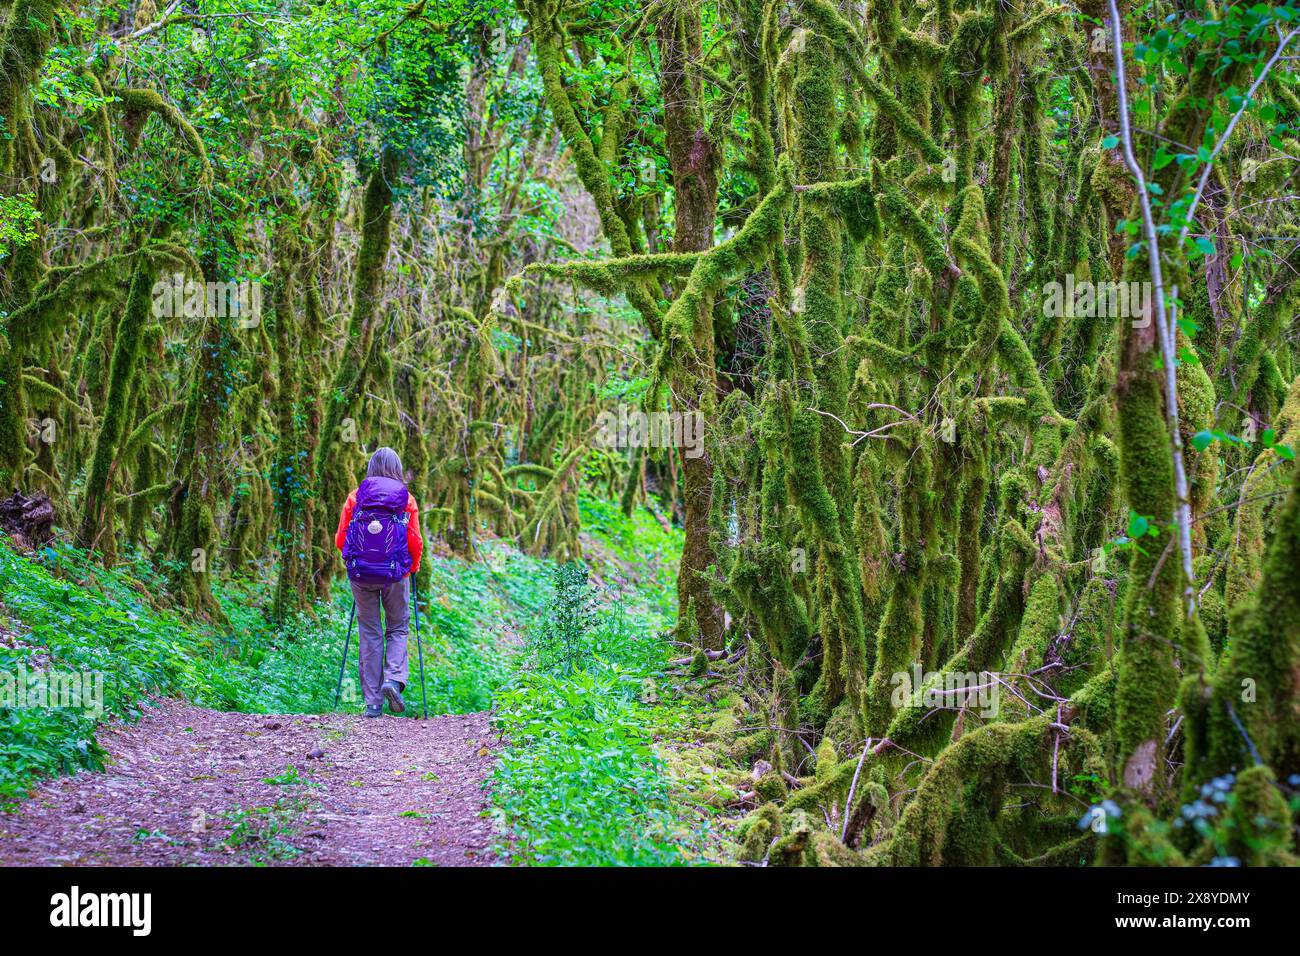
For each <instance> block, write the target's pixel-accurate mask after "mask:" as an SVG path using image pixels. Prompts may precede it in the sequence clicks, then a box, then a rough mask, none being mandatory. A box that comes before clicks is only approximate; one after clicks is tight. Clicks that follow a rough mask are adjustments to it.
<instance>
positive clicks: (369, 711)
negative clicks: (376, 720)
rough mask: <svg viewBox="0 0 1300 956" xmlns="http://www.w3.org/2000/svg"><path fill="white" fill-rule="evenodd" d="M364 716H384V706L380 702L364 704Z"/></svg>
mask: <svg viewBox="0 0 1300 956" xmlns="http://www.w3.org/2000/svg"><path fill="white" fill-rule="evenodd" d="M366 716H367V717H382V716H384V708H383V706H382V705H380V704H366Z"/></svg>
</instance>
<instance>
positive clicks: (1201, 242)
mask: <svg viewBox="0 0 1300 956" xmlns="http://www.w3.org/2000/svg"><path fill="white" fill-rule="evenodd" d="M1196 248H1197V249H1200V250H1201V252H1203V253H1205V254H1206V255H1207V256H1212V255H1214V243H1213V242H1211V241H1210V240H1209V239H1208V238H1206V237H1205V236H1197V237H1196Z"/></svg>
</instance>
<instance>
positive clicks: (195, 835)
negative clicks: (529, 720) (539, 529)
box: [0, 700, 494, 866]
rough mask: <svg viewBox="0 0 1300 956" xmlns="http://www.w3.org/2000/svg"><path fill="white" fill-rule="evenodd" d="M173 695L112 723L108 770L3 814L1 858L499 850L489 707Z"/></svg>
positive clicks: (309, 859)
mask: <svg viewBox="0 0 1300 956" xmlns="http://www.w3.org/2000/svg"><path fill="white" fill-rule="evenodd" d="M158 703H159V706H158V707H156V708H155V707H149V708H146V712H145V715H144V716H143V717H142V718H141V719H140V720H139V721H138V722H136V723H134V724H122V723H114V724H111V725H106V726H104V727H103V728H101V730H100V733H99V741H100V744H101V745H102V746H103V747H104V749H105V750H107V751H108V753H109V754H110V760H109V761H108V762H107V765H106V770H105V772H103V773H80V774H77V775H76V776H74V777H60V778H56V779H50V780H46V781H44V782H43V783H42V784H41V785H40V786H39V787H37V788H36V790H35V791H34V793H33V795H32V797H31V799H29V800H27V801H26V802H25V803H23V804H22V805H21V806H20V808H19V809H18V811H17V812H15V813H13V814H0V865H4V866H15V865H47V866H48V865H118V866H156V865H186V864H198V865H206V866H214V865H215V866H220V865H241V864H250V863H267V864H270V865H291V866H330V865H340V866H352V865H385V866H410V865H412V864H414V863H417V862H419V863H420V864H421V865H441V866H466V865H485V864H490V863H492V862H494V858H493V856H492V854H491V853H490V851H489V849H488V844H489V842H490V840H491V834H492V830H491V826H490V824H489V823H488V821H487V820H485V819H483V818H482V816H481V813H482V810H483V808H484V806H485V804H486V800H487V794H486V791H485V789H484V785H485V781H486V778H487V776H488V774H489V773H490V772H491V768H492V763H493V758H492V754H491V747H492V744H491V741H490V740H489V736H490V735H489V728H488V718H487V715H486V714H483V713H478V714H449V715H445V716H439V717H432V718H430V719H429V720H427V721H425V720H409V719H401V718H396V717H391V716H389V715H388V714H385V715H384V717H382V718H379V719H366V718H364V717H361V716H359V715H347V714H289V715H283V716H276V715H268V714H236V713H224V712H220V711H213V710H205V709H203V708H201V707H194V706H191V705H189V704H185V703H182V702H179V701H173V700H168V701H161V702H158ZM293 768H296V770H295V769H293ZM269 781H275V782H269Z"/></svg>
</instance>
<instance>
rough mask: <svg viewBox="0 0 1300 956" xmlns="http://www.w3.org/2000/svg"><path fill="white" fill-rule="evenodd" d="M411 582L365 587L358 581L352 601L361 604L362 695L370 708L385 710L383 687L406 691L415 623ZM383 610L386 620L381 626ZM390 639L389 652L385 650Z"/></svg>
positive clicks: (358, 627)
mask: <svg viewBox="0 0 1300 956" xmlns="http://www.w3.org/2000/svg"><path fill="white" fill-rule="evenodd" d="M410 582H411V579H410V578H409V577H406V578H402V580H400V581H398V582H397V583H395V584H389V585H387V586H386V587H365V586H363V585H360V584H357V583H356V582H355V581H353V582H349V583H350V584H351V585H352V597H353V598H354V599H355V600H356V602H357V646H358V650H359V653H360V657H361V695H362V697H364V698H365V701H366V703H367V704H368V705H370V706H372V707H378V706H381V705H382V704H383V703H384V695H383V694H382V693H380V691H379V687H380V685H381V684H382V683H383V682H384V681H386V680H391V681H394V682H396V684H397V686H398V688H399V689H401V690H405V689H406V675H407V660H406V635H407V632H408V630H409V628H410V623H411V603H410V587H411V583H410ZM381 607H382V608H383V612H384V620H383V624H382V625H381V624H380V622H379V611H380V608H381ZM385 638H387V644H388V646H387V648H386V649H385V647H384V642H385Z"/></svg>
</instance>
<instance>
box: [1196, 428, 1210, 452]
mask: <svg viewBox="0 0 1300 956" xmlns="http://www.w3.org/2000/svg"><path fill="white" fill-rule="evenodd" d="M1213 441H1214V435H1213V434H1212V433H1211V432H1210V430H1209V429H1208V428H1206V429H1202V430H1201V431H1199V432H1197V433H1196V434H1195V435H1193V436H1192V447H1193V448H1195V449H1196V450H1197V451H1205V449H1207V448H1209V447H1210V443H1211V442H1213Z"/></svg>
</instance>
